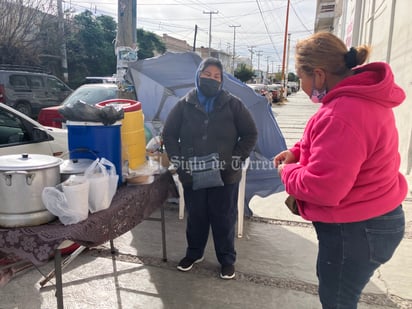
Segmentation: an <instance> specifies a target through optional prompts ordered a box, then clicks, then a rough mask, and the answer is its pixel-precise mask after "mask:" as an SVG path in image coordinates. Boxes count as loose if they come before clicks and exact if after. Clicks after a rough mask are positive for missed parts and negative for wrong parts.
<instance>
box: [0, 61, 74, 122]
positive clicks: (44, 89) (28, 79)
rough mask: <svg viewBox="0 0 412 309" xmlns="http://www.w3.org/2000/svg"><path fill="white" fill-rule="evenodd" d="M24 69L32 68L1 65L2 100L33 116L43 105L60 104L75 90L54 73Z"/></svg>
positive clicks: (0, 90) (0, 92)
mask: <svg viewBox="0 0 412 309" xmlns="http://www.w3.org/2000/svg"><path fill="white" fill-rule="evenodd" d="M23 69H28V70H30V68H28V67H20V66H7V65H2V66H0V102H3V103H4V104H6V105H9V106H11V107H13V108H14V109H16V110H18V111H20V112H22V113H24V114H26V115H28V116H30V117H32V118H34V117H36V116H37V114H38V112H39V111H40V109H42V108H43V107H48V106H54V105H59V104H60V103H61V102H62V101H63V100H64V99H65V98H66V97H67V96H68V95H69V94H70V93H72V91H73V90H72V89H71V88H70V87H69V86H67V85H66V84H65V83H64V82H62V81H61V80H60V79H58V78H57V77H55V76H53V75H49V74H46V73H40V72H34V71H28V70H23ZM33 70H34V69H33Z"/></svg>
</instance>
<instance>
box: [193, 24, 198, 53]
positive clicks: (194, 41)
mask: <svg viewBox="0 0 412 309" xmlns="http://www.w3.org/2000/svg"><path fill="white" fill-rule="evenodd" d="M196 37H197V25H195V37H194V39H193V51H194V52H195V51H196Z"/></svg>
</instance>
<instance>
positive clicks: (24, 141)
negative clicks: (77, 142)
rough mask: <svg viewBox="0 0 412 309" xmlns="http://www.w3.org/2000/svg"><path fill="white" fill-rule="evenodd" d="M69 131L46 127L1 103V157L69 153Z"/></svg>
mask: <svg viewBox="0 0 412 309" xmlns="http://www.w3.org/2000/svg"><path fill="white" fill-rule="evenodd" d="M67 151H68V145H67V130H63V129H56V128H48V127H44V126H42V125H41V124H39V123H38V122H36V121H35V120H33V119H31V118H30V117H28V116H27V115H25V114H23V113H20V112H19V111H16V110H15V109H13V108H11V107H10V106H7V105H6V104H3V103H0V155H10V154H21V153H29V154H30V153H36V154H45V155H51V156H59V155H61V154H64V153H67Z"/></svg>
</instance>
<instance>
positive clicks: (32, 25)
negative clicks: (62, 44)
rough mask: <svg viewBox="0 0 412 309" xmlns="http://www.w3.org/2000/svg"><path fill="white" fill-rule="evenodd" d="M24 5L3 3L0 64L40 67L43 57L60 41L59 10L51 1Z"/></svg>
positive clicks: (15, 0) (11, 1)
mask: <svg viewBox="0 0 412 309" xmlns="http://www.w3.org/2000/svg"><path fill="white" fill-rule="evenodd" d="M22 3H23V1H19V0H0V7H1V10H0V63H3V64H13V65H36V66H40V65H41V57H40V56H41V55H42V54H45V49H46V48H48V47H51V46H53V45H56V39H58V37H57V36H56V35H53V34H54V33H57V19H56V18H55V15H51V14H53V13H55V9H54V7H53V6H52V5H51V4H50V1H48V0H25V1H24V5H23V4H22ZM57 46H58V45H57ZM56 55H58V54H55V55H54V56H56Z"/></svg>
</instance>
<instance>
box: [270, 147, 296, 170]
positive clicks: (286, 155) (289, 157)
mask: <svg viewBox="0 0 412 309" xmlns="http://www.w3.org/2000/svg"><path fill="white" fill-rule="evenodd" d="M289 163H296V157H295V155H294V154H293V153H292V151H290V150H284V151H282V152H281V153H278V154H277V155H276V156H275V157H274V158H273V164H274V165H275V167H279V165H281V164H289Z"/></svg>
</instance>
